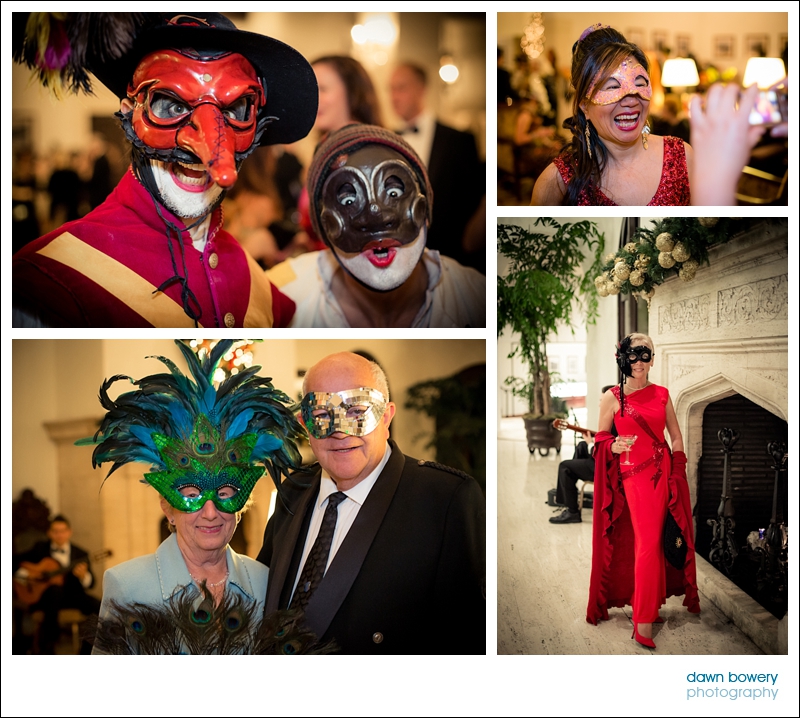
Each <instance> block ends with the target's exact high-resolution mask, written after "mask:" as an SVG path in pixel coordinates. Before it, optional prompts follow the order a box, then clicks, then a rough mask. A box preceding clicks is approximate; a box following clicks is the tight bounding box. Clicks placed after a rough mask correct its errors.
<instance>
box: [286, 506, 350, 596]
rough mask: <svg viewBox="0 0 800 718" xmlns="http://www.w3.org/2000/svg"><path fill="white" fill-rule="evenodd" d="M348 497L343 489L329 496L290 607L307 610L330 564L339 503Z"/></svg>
mask: <svg viewBox="0 0 800 718" xmlns="http://www.w3.org/2000/svg"><path fill="white" fill-rule="evenodd" d="M346 498H347V496H346V495H345V494H343V493H342V492H341V491H337V492H336V493H335V494H331V495H330V496H329V497H328V505H327V507H326V508H325V515H324V516H323V517H322V525H321V526H320V527H319V533H318V534H317V540H316V541H314V546H313V547H312V549H311V553H309V554H308V558H306V563H305V565H304V566H303V571H302V573H301V574H300V580H299V581H298V582H297V588H296V589H295V591H294V596H293V598H292V603H291V606H290V608H299V609H300V610H301V611H305V610H306V606H308V602H309V600H310V599H311V596H313V595H314V591H316V590H317V586H319V582H320V581H321V580H322V576H323V574H324V573H325V567H326V566H327V565H328V554H329V553H330V552H331V543H332V542H333V533H334V531H335V530H336V519H337V517H338V515H339V504H340V503H341V502H342V501H344V500H345V499H346Z"/></svg>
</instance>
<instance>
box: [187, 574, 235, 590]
mask: <svg viewBox="0 0 800 718" xmlns="http://www.w3.org/2000/svg"><path fill="white" fill-rule="evenodd" d="M189 575H190V576H191V577H192V581H194V582H195V583H196V584H197V585H198V586H199V585H200V582H201V581H203V580H204V579H201V578H197V576H195V575H193V574H192V572H191V571H190V572H189ZM227 580H228V572H227V571H225V575H224V576H223V578H222V580H221V581H217V582H216V583H209V582H208V580H207V579H205V582H206V588H216V587H217V586H221V585H222V584H223V583H225V581H227Z"/></svg>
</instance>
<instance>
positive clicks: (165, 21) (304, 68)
mask: <svg viewBox="0 0 800 718" xmlns="http://www.w3.org/2000/svg"><path fill="white" fill-rule="evenodd" d="M13 30H14V32H13V37H14V41H13V44H14V59H15V60H16V61H17V62H22V63H25V64H27V65H28V67H30V68H31V69H33V70H34V71H36V72H37V74H38V75H39V80H40V82H42V84H44V85H45V86H51V87H53V88H54V91H56V93H57V94H58V92H59V91H60V90H61V89H66V90H71V91H79V90H83V91H85V92H91V82H90V79H89V76H88V75H87V71H89V72H91V73H92V74H93V75H94V76H95V77H96V78H97V79H98V80H99V81H100V82H102V83H103V84H104V85H105V86H106V87H107V88H108V89H109V90H111V92H113V93H114V94H115V95H116V96H117V97H119V98H120V99H123V98H125V97H127V94H128V93H127V90H128V83H129V82H130V81H131V78H132V77H133V73H134V70H135V69H136V67H137V65H138V64H139V63H140V62H141V60H142V59H143V58H144V57H145V56H146V55H148V54H150V53H151V52H155V51H157V50H167V49H175V50H187V49H192V50H195V51H198V53H200V54H203V53H206V52H236V53H239V54H241V55H244V57H246V58H247V59H248V60H249V61H250V63H251V64H252V65H253V67H254V68H255V70H256V72H257V73H258V76H259V78H260V79H261V80H262V83H263V84H264V87H265V94H266V98H267V104H266V106H265V107H263V108H261V110H260V112H259V115H261V116H264V117H266V116H270V117H273V118H275V119H273V120H272V122H271V124H270V125H269V127H268V128H267V130H266V132H264V133H263V135H262V136H261V140H260V144H262V145H274V144H288V143H290V142H296V141H297V140H300V139H302V138H303V137H305V136H306V135H307V134H308V133H309V132H310V131H311V128H312V127H313V126H314V121H315V119H316V116H317V102H318V99H319V93H318V90H317V79H316V76H315V75H314V70H313V69H312V68H311V65H310V64H309V63H308V61H307V60H306V59H305V58H304V57H303V56H302V55H301V54H300V53H299V52H298V51H297V50H295V49H294V48H293V47H289V46H288V45H286V44H284V43H282V42H280V41H279V40H275V39H274V38H271V37H267V36H266V35H259V34H257V33H254V32H245V31H244V30H239V29H237V27H236V25H234V24H233V23H232V22H231V21H230V20H228V18H226V17H225V16H224V15H221V14H220V13H197V14H195V15H190V14H178V13H14V22H13Z"/></svg>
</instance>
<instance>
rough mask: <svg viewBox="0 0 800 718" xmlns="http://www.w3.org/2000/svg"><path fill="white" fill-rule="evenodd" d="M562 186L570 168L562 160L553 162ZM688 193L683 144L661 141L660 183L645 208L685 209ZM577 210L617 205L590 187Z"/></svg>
mask: <svg viewBox="0 0 800 718" xmlns="http://www.w3.org/2000/svg"><path fill="white" fill-rule="evenodd" d="M553 162H554V164H555V166H556V168H557V169H558V172H559V174H560V175H561V179H562V180H564V184H569V181H570V180H571V179H572V175H573V172H572V167H570V166H569V164H568V163H567V161H566V160H565V159H564V157H563V156H561V155H559V156H558V157H556V158H555V160H554V161H553ZM690 200H691V195H690V193H689V170H688V169H687V167H686V151H685V149H684V147H683V140H681V139H679V138H678V137H665V138H664V164H663V166H662V168H661V182H659V184H658V189H657V190H656V193H655V194H654V195H653V198H652V199H651V200H650V201H649V202H648V203H647V205H646V206H647V207H685V206H688V205H689V204H690V203H691V202H690ZM578 206H581V207H589V206H594V207H617V206H618V205H617V203H616V202H613V201H612V200H610V199H609V198H608V197H606V196H605V195H604V194H603V193H602V192H601V191H600V190H598V189H594V188H593V187H590V188H588V189H584V190H583V191H582V192H581V194H580V197H579V198H578Z"/></svg>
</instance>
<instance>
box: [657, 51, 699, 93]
mask: <svg viewBox="0 0 800 718" xmlns="http://www.w3.org/2000/svg"><path fill="white" fill-rule="evenodd" d="M661 84H662V85H664V87H697V85H699V84H700V77H699V75H698V74H697V65H695V64H694V60H692V59H691V58H686V57H673V58H670V59H669V60H667V61H665V62H664V69H663V70H662V72H661Z"/></svg>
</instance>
